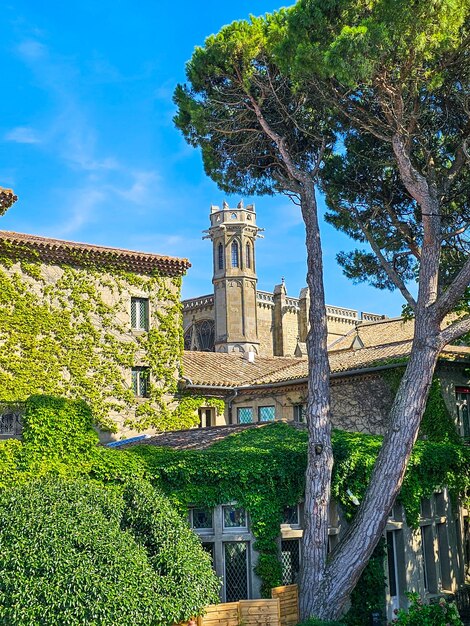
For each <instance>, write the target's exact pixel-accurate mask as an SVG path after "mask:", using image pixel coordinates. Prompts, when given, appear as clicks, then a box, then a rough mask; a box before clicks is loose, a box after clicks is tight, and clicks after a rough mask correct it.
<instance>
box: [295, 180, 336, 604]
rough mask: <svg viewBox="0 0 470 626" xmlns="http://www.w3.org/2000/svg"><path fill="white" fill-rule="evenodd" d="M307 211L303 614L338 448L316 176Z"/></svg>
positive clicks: (304, 201) (319, 567) (310, 597)
mask: <svg viewBox="0 0 470 626" xmlns="http://www.w3.org/2000/svg"><path fill="white" fill-rule="evenodd" d="M301 208H302V216H303V219H304V222H305V230H306V246H307V270H308V272H307V283H308V287H309V291H310V311H309V319H310V332H309V334H308V338H307V349H308V357H309V377H308V407H307V424H308V465H307V472H306V487H305V504H304V518H305V528H304V534H303V561H302V570H301V575H300V585H301V589H302V593H301V595H300V611H301V615H303V616H307V615H311V611H310V607H311V606H312V603H313V602H314V599H315V598H316V597H318V590H319V587H320V585H321V581H322V579H323V575H324V571H325V566H326V559H327V549H328V521H329V519H328V518H329V503H330V493H331V472H332V468H333V450H332V446H331V421H330V382H329V373H330V367H329V361H328V353H327V338H328V330H327V324H326V307H325V294H324V287H323V263H322V250H321V241H320V231H319V227H318V214H317V204H316V198H315V190H314V185H313V182H311V181H308V180H306V181H304V184H303V189H302V193H301Z"/></svg>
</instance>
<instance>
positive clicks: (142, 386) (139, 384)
mask: <svg viewBox="0 0 470 626" xmlns="http://www.w3.org/2000/svg"><path fill="white" fill-rule="evenodd" d="M149 378H150V369H149V368H148V367H133V368H132V388H133V390H134V394H135V395H136V396H137V397H139V398H148V395H149Z"/></svg>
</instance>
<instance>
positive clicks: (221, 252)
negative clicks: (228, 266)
mask: <svg viewBox="0 0 470 626" xmlns="http://www.w3.org/2000/svg"><path fill="white" fill-rule="evenodd" d="M217 255H218V259H219V270H223V269H224V247H223V245H222V244H221V243H219V247H218V252H217Z"/></svg>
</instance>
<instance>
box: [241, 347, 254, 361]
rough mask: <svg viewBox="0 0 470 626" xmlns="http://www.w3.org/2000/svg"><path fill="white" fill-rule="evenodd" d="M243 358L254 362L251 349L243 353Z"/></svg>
mask: <svg viewBox="0 0 470 626" xmlns="http://www.w3.org/2000/svg"><path fill="white" fill-rule="evenodd" d="M243 358H244V359H245V361H248V363H254V362H255V352H254V351H253V350H248V352H244V353H243Z"/></svg>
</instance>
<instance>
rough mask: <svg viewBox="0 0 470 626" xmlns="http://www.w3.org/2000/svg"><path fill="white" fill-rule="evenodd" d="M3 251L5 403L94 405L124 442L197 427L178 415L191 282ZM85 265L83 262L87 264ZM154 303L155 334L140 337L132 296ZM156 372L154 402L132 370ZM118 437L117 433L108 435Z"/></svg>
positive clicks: (1, 374) (0, 333)
mask: <svg viewBox="0 0 470 626" xmlns="http://www.w3.org/2000/svg"><path fill="white" fill-rule="evenodd" d="M24 252H25V254H24V255H23V258H21V257H22V255H21V250H20V251H18V247H16V248H15V249H14V251H11V250H9V248H8V244H7V242H5V241H3V242H2V245H1V248H0V346H1V350H0V402H11V401H13V402H17V401H24V400H26V398H27V397H28V396H30V395H32V394H51V395H55V396H58V395H63V396H68V397H71V398H79V399H81V400H84V401H86V402H87V403H88V404H89V406H90V407H91V409H92V411H93V415H94V419H95V422H96V423H97V424H98V426H99V427H100V428H101V429H102V431H108V433H117V432H119V436H125V435H129V434H131V433H133V432H134V433H135V431H141V430H143V429H150V428H155V429H158V430H167V429H172V428H181V427H190V426H193V425H194V424H195V421H196V419H197V413H195V412H194V411H183V410H181V409H180V410H179V411H175V409H176V408H177V406H178V404H177V403H176V402H174V401H173V396H174V394H175V392H176V391H177V381H178V378H179V375H180V367H181V353H182V323H181V307H180V287H181V277H180V276H177V277H169V276H160V275H158V274H156V273H154V274H153V275H144V274H137V273H131V272H127V271H123V270H118V269H111V268H103V267H101V266H98V265H96V264H95V265H93V264H92V263H90V262H88V263H87V264H86V265H85V266H79V264H78V263H77V265H76V266H73V265H72V264H70V265H69V264H62V265H53V264H49V263H44V262H42V261H41V259H40V258H39V256H38V254H37V253H34V251H32V250H29V249H26V248H25V250H24ZM77 258H78V257H77ZM132 296H136V297H145V298H148V299H149V307H150V330H149V331H148V332H142V331H140V332H139V331H133V330H131V321H130V301H131V297H132ZM133 366H150V372H151V374H150V390H149V397H148V398H136V397H135V395H134V392H133V390H132V382H131V368H132V367H133ZM103 437H104V438H105V439H106V438H109V437H111V434H108V435H103Z"/></svg>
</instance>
